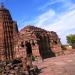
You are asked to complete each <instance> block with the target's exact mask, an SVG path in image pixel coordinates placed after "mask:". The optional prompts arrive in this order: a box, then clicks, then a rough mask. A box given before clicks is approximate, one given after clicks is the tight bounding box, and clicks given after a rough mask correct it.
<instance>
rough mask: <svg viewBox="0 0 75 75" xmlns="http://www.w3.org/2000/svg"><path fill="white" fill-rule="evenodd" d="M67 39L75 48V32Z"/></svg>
mask: <svg viewBox="0 0 75 75" xmlns="http://www.w3.org/2000/svg"><path fill="white" fill-rule="evenodd" d="M66 39H67V43H68V44H69V45H71V46H72V48H75V34H71V35H68V36H66Z"/></svg>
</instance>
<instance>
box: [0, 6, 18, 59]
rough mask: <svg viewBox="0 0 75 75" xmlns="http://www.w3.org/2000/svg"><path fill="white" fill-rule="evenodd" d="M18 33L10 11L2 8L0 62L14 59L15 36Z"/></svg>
mask: <svg viewBox="0 0 75 75" xmlns="http://www.w3.org/2000/svg"><path fill="white" fill-rule="evenodd" d="M17 32H18V29H17V24H16V22H15V21H13V19H12V17H11V14H10V12H9V10H8V9H6V8H4V6H3V5H2V6H1V7H0V60H12V59H14V54H15V52H14V44H15V41H14V36H15V35H16V33H17Z"/></svg>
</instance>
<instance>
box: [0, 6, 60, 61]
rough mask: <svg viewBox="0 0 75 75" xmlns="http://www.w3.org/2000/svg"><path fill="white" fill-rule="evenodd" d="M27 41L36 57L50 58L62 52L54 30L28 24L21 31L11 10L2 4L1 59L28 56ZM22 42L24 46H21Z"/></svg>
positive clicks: (0, 19) (0, 21) (0, 18)
mask: <svg viewBox="0 0 75 75" xmlns="http://www.w3.org/2000/svg"><path fill="white" fill-rule="evenodd" d="M26 41H28V42H29V43H30V45H31V48H32V55H33V56H35V57H36V56H37V57H42V58H48V57H53V56H55V55H56V53H60V52H61V42H60V39H59V37H58V35H57V34H56V33H55V32H54V31H46V30H44V29H41V28H38V27H35V26H30V25H28V26H26V27H24V28H23V29H21V31H20V32H19V31H18V27H17V23H16V22H15V21H14V20H13V19H12V17H11V14H10V12H9V10H8V9H6V8H5V7H4V6H3V5H2V6H1V7H0V60H3V61H4V60H12V59H15V58H21V57H26V46H25V42H26ZM22 44H23V45H24V47H22V46H21V45H22Z"/></svg>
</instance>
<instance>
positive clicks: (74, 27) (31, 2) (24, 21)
mask: <svg viewBox="0 0 75 75" xmlns="http://www.w3.org/2000/svg"><path fill="white" fill-rule="evenodd" d="M0 2H4V5H5V7H6V8H8V9H9V10H10V12H11V15H12V18H13V20H16V21H17V24H18V28H19V29H21V28H23V27H25V26H26V25H29V24H31V25H34V26H37V27H41V28H44V29H46V30H49V31H55V32H57V34H58V36H59V38H60V39H61V42H62V43H63V44H66V35H69V34H75V0H0Z"/></svg>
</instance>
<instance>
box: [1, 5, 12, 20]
mask: <svg viewBox="0 0 75 75" xmlns="http://www.w3.org/2000/svg"><path fill="white" fill-rule="evenodd" d="M0 19H8V20H9V19H10V20H12V18H11V15H10V12H9V10H8V9H7V8H5V7H4V5H3V4H1V5H0Z"/></svg>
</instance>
